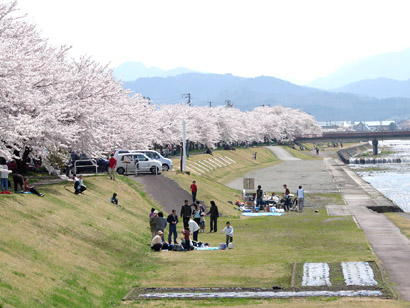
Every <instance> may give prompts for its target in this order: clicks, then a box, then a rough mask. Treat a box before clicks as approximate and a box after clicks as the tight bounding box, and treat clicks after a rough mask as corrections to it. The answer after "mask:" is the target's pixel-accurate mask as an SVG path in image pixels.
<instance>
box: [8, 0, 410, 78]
mask: <svg viewBox="0 0 410 308" xmlns="http://www.w3.org/2000/svg"><path fill="white" fill-rule="evenodd" d="M0 1H1V2H8V1H6V0H0ZM18 7H19V8H20V9H21V11H22V12H24V13H27V14H28V18H29V20H30V21H32V22H33V23H35V24H37V25H38V27H39V29H40V30H41V32H42V33H43V35H44V36H46V37H48V38H49V39H50V42H51V43H52V44H55V45H57V44H58V45H62V44H66V45H72V46H73V54H74V55H75V56H79V55H82V54H88V55H92V56H93V57H94V58H95V59H96V60H98V61H99V62H101V63H103V64H107V63H111V66H117V65H119V64H121V63H123V62H125V61H142V62H143V63H144V64H146V65H147V66H157V67H160V68H163V69H171V68H174V67H178V66H184V67H187V68H190V69H194V70H198V71H203V72H211V73H232V74H234V75H237V76H246V77H254V76H260V75H266V76H273V77H277V78H281V79H285V80H289V81H292V82H298V83H304V82H308V81H312V80H313V79H316V78H317V77H321V76H324V75H327V74H329V73H331V72H333V71H335V70H336V69H337V68H339V67H340V66H341V65H343V64H346V63H348V62H351V61H354V60H357V59H360V58H363V57H367V56H370V55H374V54H380V53H386V52H390V51H400V50H403V49H405V48H408V47H410V40H409V34H408V31H409V29H410V18H409V17H408V16H409V12H410V10H409V9H410V1H408V0H383V1H379V0H342V1H333V0H313V1H312V0H248V1H242V0H188V1H178V0H164V1H156V0H141V1H140V0H116V1H114V0H35V1H34V0H18Z"/></svg>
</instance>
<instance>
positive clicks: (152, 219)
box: [149, 210, 158, 238]
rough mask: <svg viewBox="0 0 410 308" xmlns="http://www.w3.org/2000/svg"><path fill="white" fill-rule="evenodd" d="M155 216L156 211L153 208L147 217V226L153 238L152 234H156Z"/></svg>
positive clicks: (156, 214) (156, 215)
mask: <svg viewBox="0 0 410 308" xmlns="http://www.w3.org/2000/svg"><path fill="white" fill-rule="evenodd" d="M157 217H158V211H157V210H154V212H152V216H151V215H150V218H149V226H150V228H151V235H152V238H154V236H155V235H157Z"/></svg>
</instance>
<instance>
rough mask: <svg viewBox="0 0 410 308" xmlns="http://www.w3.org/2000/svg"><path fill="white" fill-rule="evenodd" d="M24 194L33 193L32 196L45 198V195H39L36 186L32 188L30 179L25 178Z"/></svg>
mask: <svg viewBox="0 0 410 308" xmlns="http://www.w3.org/2000/svg"><path fill="white" fill-rule="evenodd" d="M23 189H24V192H31V193H32V194H36V195H37V196H39V197H44V194H42V193H39V192H38V190H37V188H36V187H35V186H31V185H30V184H29V182H28V178H24V186H23Z"/></svg>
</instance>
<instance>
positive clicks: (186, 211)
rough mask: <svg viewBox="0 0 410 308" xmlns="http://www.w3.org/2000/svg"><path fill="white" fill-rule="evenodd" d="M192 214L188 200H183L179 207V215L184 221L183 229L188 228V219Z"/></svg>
mask: <svg viewBox="0 0 410 308" xmlns="http://www.w3.org/2000/svg"><path fill="white" fill-rule="evenodd" d="M191 215H192V209H191V206H190V205H189V204H188V200H185V202H184V205H183V206H182V207H181V217H182V219H183V221H184V229H185V228H189V224H188V222H189V219H190V218H191Z"/></svg>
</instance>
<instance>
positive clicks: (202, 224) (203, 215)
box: [199, 212, 205, 233]
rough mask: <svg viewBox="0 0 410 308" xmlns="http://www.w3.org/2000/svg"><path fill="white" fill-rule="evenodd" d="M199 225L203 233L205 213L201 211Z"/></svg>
mask: <svg viewBox="0 0 410 308" xmlns="http://www.w3.org/2000/svg"><path fill="white" fill-rule="evenodd" d="M199 224H200V227H201V232H202V233H204V232H205V213H204V212H202V213H201V221H200V222H199Z"/></svg>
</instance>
